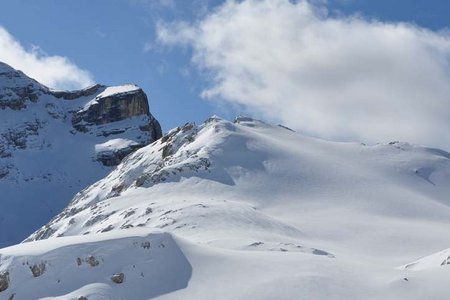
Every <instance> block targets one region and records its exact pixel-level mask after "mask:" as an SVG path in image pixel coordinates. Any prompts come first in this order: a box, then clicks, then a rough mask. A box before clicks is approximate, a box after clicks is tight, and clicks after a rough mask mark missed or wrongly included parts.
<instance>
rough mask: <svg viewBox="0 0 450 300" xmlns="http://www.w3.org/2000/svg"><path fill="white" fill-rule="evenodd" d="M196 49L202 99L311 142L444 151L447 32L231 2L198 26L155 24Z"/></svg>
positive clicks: (276, 4) (284, 5)
mask: <svg viewBox="0 0 450 300" xmlns="http://www.w3.org/2000/svg"><path fill="white" fill-rule="evenodd" d="M158 39H159V41H160V42H162V43H164V44H166V45H181V46H186V47H190V48H192V50H193V51H192V52H193V57H192V61H193V63H194V64H195V65H196V66H197V67H199V68H200V69H201V70H202V71H206V72H205V73H206V74H207V76H208V77H209V80H210V82H209V86H208V88H207V89H205V91H204V92H203V96H204V97H207V98H209V99H211V100H220V101H227V102H228V103H231V104H238V105H240V106H243V107H245V108H246V109H247V110H248V111H249V112H251V113H253V114H256V115H259V116H261V117H263V118H269V119H271V120H275V121H280V122H283V123H284V124H285V125H287V126H290V127H293V128H295V129H297V130H300V131H303V132H307V133H309V134H312V135H316V136H320V137H323V138H327V139H334V140H355V141H364V142H369V143H375V142H387V141H392V140H404V141H409V142H413V143H419V144H425V145H429V146H438V147H442V148H445V149H447V150H450V34H449V33H448V31H447V32H444V31H443V32H433V31H431V30H427V29H424V28H420V27H418V26H415V25H411V24H406V23H387V22H381V21H376V20H367V19H364V18H362V17H358V16H345V17H332V16H330V15H328V13H327V11H326V8H325V7H324V6H318V5H312V4H310V3H307V2H303V1H297V2H294V1H288V0H246V1H227V2H226V3H224V4H223V5H222V6H220V7H218V8H216V9H215V10H214V11H212V12H210V13H209V14H208V15H207V16H205V17H204V18H202V19H200V20H197V21H195V22H194V23H183V22H177V23H170V24H160V25H159V27H158Z"/></svg>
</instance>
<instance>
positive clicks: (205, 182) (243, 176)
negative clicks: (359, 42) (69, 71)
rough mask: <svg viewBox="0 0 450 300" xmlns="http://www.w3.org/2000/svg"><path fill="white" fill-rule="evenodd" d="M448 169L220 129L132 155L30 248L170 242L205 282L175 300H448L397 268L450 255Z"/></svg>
mask: <svg viewBox="0 0 450 300" xmlns="http://www.w3.org/2000/svg"><path fill="white" fill-rule="evenodd" d="M449 157H450V154H448V153H447V152H445V151H442V150H438V149H429V148H425V147H420V146H415V145H411V144H408V143H401V142H392V143H390V144H386V145H372V146H368V145H364V144H357V143H333V142H327V141H323V140H319V139H314V138H309V137H305V136H303V135H301V134H299V133H296V132H293V131H292V130H289V129H288V128H286V127H283V126H271V125H268V124H266V123H263V122H261V121H257V120H253V119H251V118H237V119H236V120H235V121H234V122H228V121H225V120H222V119H220V118H217V117H213V118H211V119H209V120H207V121H206V122H205V123H203V124H201V125H195V124H186V125H184V126H181V127H179V128H176V129H174V130H172V131H170V132H169V133H168V134H166V135H165V136H164V137H163V138H161V139H159V140H158V141H156V142H154V143H152V144H150V145H148V146H146V147H144V148H141V149H139V150H137V151H136V152H134V153H133V154H131V155H129V156H127V157H126V158H125V159H124V160H123V161H122V163H121V164H120V165H118V166H117V168H116V169H115V170H113V171H112V172H111V173H110V174H109V175H108V176H106V177H105V178H104V179H102V180H100V181H98V182H96V183H95V184H93V185H91V186H90V187H88V188H86V189H84V190H83V191H81V192H79V193H78V194H77V195H76V196H75V197H74V199H73V200H72V202H71V203H70V204H69V206H68V207H67V208H66V209H65V210H64V211H63V212H61V213H60V214H59V215H57V216H56V217H55V218H54V219H53V220H52V221H51V222H49V223H48V224H47V225H46V226H44V227H43V228H41V229H40V230H38V231H37V232H35V233H34V234H33V235H31V236H30V237H29V239H28V241H31V240H40V239H46V240H47V241H49V242H51V241H57V240H58V237H61V236H78V235H82V236H84V237H86V238H87V237H90V236H97V235H101V234H104V233H115V232H120V233H123V234H126V232H128V231H130V232H132V231H133V230H135V229H136V228H140V229H142V230H154V229H155V228H156V229H160V230H164V231H165V232H170V233H171V234H172V235H173V236H176V237H177V238H181V239H183V243H182V244H183V246H182V247H181V248H182V251H183V253H185V255H186V257H187V259H188V261H189V263H190V264H191V265H192V268H193V276H192V278H191V279H190V281H189V284H188V287H187V288H185V289H182V290H178V291H176V292H174V293H170V294H166V295H164V298H168V299H192V298H195V299H212V298H214V299H248V298H249V297H250V298H257V299H292V295H296V297H294V298H299V299H302V298H304V299H423V298H427V297H431V298H433V297H435V298H436V296H441V295H442V293H441V289H437V290H438V291H440V292H438V293H437V294H436V293H434V292H433V291H430V292H428V293H425V294H424V293H418V292H417V290H418V289H419V287H420V280H424V279H423V276H422V277H421V276H418V277H417V276H416V275H411V274H410V272H411V271H409V270H408V271H406V273H405V270H404V269H402V268H397V266H399V265H404V264H405V263H407V262H408V261H414V260H415V259H416V258H417V257H420V256H423V255H426V254H428V253H430V252H433V251H432V250H431V249H436V248H437V249H443V248H446V247H448V246H449V243H450V242H449V241H450V207H449V205H450V200H449V198H448V195H450V184H449V182H450V160H449ZM42 242H43V243H44V242H45V241H42ZM24 245H26V243H25V244H24ZM211 274H214V276H211ZM414 276H416V277H417V278H420V279H419V280H418V281H417V282H415V281H414ZM433 278H435V277H433ZM268 283H270V284H268ZM441 284H444V283H443V282H442V281H439V283H438V285H439V286H440V285H441ZM424 295H425V296H426V297H424ZM297 296H298V297H297ZM436 299H440V298H439V297H437V298H436Z"/></svg>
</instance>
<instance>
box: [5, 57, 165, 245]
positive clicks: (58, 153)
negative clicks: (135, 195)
mask: <svg viewBox="0 0 450 300" xmlns="http://www.w3.org/2000/svg"><path fill="white" fill-rule="evenodd" d="M161 135H162V133H161V127H160V125H159V122H158V121H157V120H156V119H155V118H154V117H153V115H152V114H151V113H150V110H149V105H148V99H147V96H146V94H145V93H144V91H143V90H142V89H141V88H140V87H138V86H136V85H131V84H128V85H123V86H113V87H108V86H104V85H100V84H97V85H94V86H91V87H88V88H86V89H83V90H78V91H55V90H52V89H50V88H48V87H46V86H44V85H42V84H40V83H39V82H37V81H36V80H34V79H32V78H29V77H28V76H26V75H25V74H24V73H23V72H21V71H18V70H15V69H13V68H12V67H10V66H9V65H7V64H4V63H0V190H1V191H2V195H1V196H0V197H1V198H2V199H1V200H2V201H1V205H2V207H1V210H0V246H2V245H3V246H4V245H8V244H11V243H13V242H19V241H20V240H18V238H19V237H26V235H27V234H28V233H30V232H32V231H33V230H34V229H36V228H37V227H39V226H40V225H42V224H43V223H45V222H46V221H48V220H49V219H50V218H51V217H52V216H53V215H54V213H55V212H56V211H58V210H60V209H61V208H63V207H64V206H65V205H66V204H67V202H68V200H70V198H71V197H72V196H73V195H74V194H75V193H76V192H78V191H79V190H80V189H82V188H84V187H85V186H87V185H89V184H91V183H93V182H95V181H96V180H98V179H100V178H101V177H103V176H105V175H106V174H107V173H108V172H110V170H111V166H115V165H117V164H119V163H120V162H121V160H122V159H123V158H124V157H125V156H127V155H128V154H130V153H131V152H133V151H134V150H136V149H138V148H140V147H143V146H145V145H148V144H149V143H151V142H153V141H155V140H157V139H159V138H160V137H161ZM19 215H20V216H21V217H20V220H19V219H18V217H17V216H19Z"/></svg>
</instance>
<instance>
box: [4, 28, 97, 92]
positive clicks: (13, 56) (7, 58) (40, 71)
mask: <svg viewBox="0 0 450 300" xmlns="http://www.w3.org/2000/svg"><path fill="white" fill-rule="evenodd" d="M0 61H2V62H4V63H7V64H9V65H10V66H12V67H13V68H15V69H18V70H21V71H23V72H24V73H25V74H27V75H28V76H30V77H32V78H34V79H36V80H37V81H39V82H41V83H43V84H45V85H46V86H48V87H51V88H54V89H79V88H83V87H86V86H89V85H91V84H93V83H94V81H93V78H92V75H91V74H90V73H89V72H88V71H86V70H83V69H80V68H79V67H77V66H76V65H75V64H73V63H72V62H71V61H70V60H69V59H67V58H66V57H63V56H49V55H46V54H43V53H42V51H41V50H40V49H39V48H37V47H33V48H32V49H31V50H26V49H25V48H24V47H23V46H22V45H21V44H20V42H19V41H17V40H16V39H15V38H14V37H13V36H12V35H11V34H10V33H9V32H8V31H7V30H6V29H5V28H3V27H1V26H0Z"/></svg>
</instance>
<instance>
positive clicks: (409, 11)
mask: <svg viewBox="0 0 450 300" xmlns="http://www.w3.org/2000/svg"><path fill="white" fill-rule="evenodd" d="M319 1H320V0H319ZM221 4H222V1H218V0H217V1H212V0H210V1H207V0H193V1H185V0H129V1H128V0H120V1H119V0H96V1H92V0H78V1H59V0H42V1H32V0H29V1H25V0H5V1H2V6H1V10H0V26H2V27H4V28H5V29H6V30H7V31H8V32H9V33H10V34H11V35H12V36H13V37H14V38H15V39H16V40H17V41H18V42H20V43H21V44H22V45H23V47H24V48H25V49H31V48H32V47H33V46H38V47H39V50H38V51H40V52H41V53H42V55H50V56H51V55H61V56H65V57H67V58H68V59H70V60H71V61H72V62H73V63H74V64H75V65H77V66H78V67H80V68H82V69H85V70H87V71H89V72H90V74H91V75H92V76H93V78H94V80H95V81H96V82H99V83H103V84H108V85H114V84H121V83H136V84H138V85H140V86H141V87H143V88H144V90H145V91H146V92H147V94H148V95H149V98H150V106H151V110H152V112H153V113H154V115H155V116H156V117H157V118H158V119H159V120H160V122H161V123H162V125H163V129H164V130H169V129H170V128H173V127H176V126H178V125H181V124H183V123H185V122H189V121H195V122H197V123H199V122H202V121H203V120H205V119H206V118H208V117H209V116H211V115H213V114H217V115H221V116H224V117H226V118H233V117H234V116H235V115H236V114H241V113H250V114H253V115H255V116H256V117H261V118H264V117H266V114H264V113H260V110H259V109H258V108H254V107H252V106H248V107H247V106H246V105H242V103H239V102H238V101H215V100H214V99H212V100H211V99H209V100H206V99H204V98H202V97H201V96H200V94H201V93H202V91H204V90H205V88H206V87H207V86H208V84H210V80H211V77H214V75H213V74H212V73H214V72H215V71H217V70H215V69H214V68H212V69H208V67H207V68H206V69H207V70H206V71H205V70H202V71H201V72H200V71H199V65H200V66H201V65H202V63H198V62H197V63H192V62H191V59H192V56H193V54H195V53H193V52H194V51H195V50H193V49H194V48H195V46H193V45H192V44H190V43H187V44H188V45H186V44H183V43H181V44H177V43H161V42H160V41H158V40H157V35H156V24H158V23H159V24H172V23H171V22H180V21H186V22H195V20H200V19H203V18H205V17H206V16H208V15H209V14H211V13H213V9H214V8H217V7H219V6H220V5H221ZM325 6H326V7H327V9H328V11H329V15H331V16H335V17H338V18H339V17H341V16H348V15H353V14H360V15H363V16H364V18H365V19H372V18H373V19H377V20H381V21H384V22H398V21H401V22H410V23H413V24H416V25H417V26H420V27H423V28H429V29H431V30H434V31H438V30H441V29H444V28H446V27H447V26H448V25H449V23H450V22H449V21H450V19H449V14H448V12H449V11H450V3H449V2H448V1H444V0H431V1H425V0H395V1H392V0H377V1H373V0H328V3H327V4H325ZM0 59H1V57H0ZM38 79H39V78H38ZM225 97H226V96H225ZM218 98H220V99H223V98H224V96H223V95H220V96H219V97H218ZM268 118H269V119H271V117H270V116H269V117H268ZM284 120H286V123H287V125H291V126H292V124H290V122H289V120H290V119H289V118H286V119H283V118H281V120H280V121H284ZM292 123H295V122H292ZM293 127H296V126H295V124H294V126H293ZM299 127H301V126H299ZM299 127H296V129H299ZM301 129H302V128H300V130H301ZM305 131H306V132H309V133H311V134H313V135H318V136H323V137H326V138H334V139H338V140H339V139H341V140H352V139H362V140H364V137H360V136H358V135H352V132H351V131H349V134H347V135H343V136H337V135H333V134H332V133H327V132H325V131H323V132H322V133H321V132H320V131H317V132H313V131H311V130H308V129H305ZM399 136H400V137H403V136H402V135H399ZM347 137H348V138H347ZM406 137H407V136H406ZM392 138H395V136H392ZM367 140H369V141H370V140H371V139H370V138H369V139H367ZM419 142H421V140H420V139H419Z"/></svg>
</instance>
